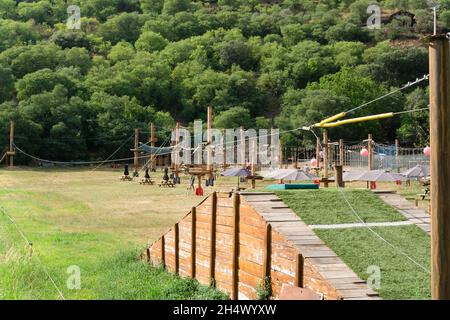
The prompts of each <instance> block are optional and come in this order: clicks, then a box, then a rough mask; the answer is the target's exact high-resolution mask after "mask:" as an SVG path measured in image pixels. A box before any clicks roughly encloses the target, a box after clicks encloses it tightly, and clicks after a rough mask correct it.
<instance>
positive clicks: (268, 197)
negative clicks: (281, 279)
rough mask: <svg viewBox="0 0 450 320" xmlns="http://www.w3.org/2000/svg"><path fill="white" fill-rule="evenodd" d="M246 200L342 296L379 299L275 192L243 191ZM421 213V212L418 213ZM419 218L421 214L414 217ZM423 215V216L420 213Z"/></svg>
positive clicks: (354, 298) (355, 298)
mask: <svg viewBox="0 0 450 320" xmlns="http://www.w3.org/2000/svg"><path fill="white" fill-rule="evenodd" d="M241 195H242V196H243V198H244V199H245V201H246V202H247V203H248V204H249V205H250V206H252V207H253V208H254V209H255V210H256V211H257V212H258V213H259V214H260V215H261V217H262V218H263V219H264V220H265V221H266V222H267V223H270V224H271V225H272V228H273V229H274V230H276V231H277V232H279V233H280V234H281V235H282V236H284V237H285V238H286V240H287V241H288V242H289V243H290V244H291V245H292V246H293V247H294V248H295V249H297V250H298V252H299V253H300V254H302V255H303V257H304V259H305V261H308V262H309V263H310V264H311V265H312V267H313V268H314V269H315V271H316V272H318V273H319V274H320V275H321V276H322V277H323V279H325V280H326V281H328V282H329V283H330V284H331V285H333V286H334V287H335V288H336V290H337V291H338V294H339V295H340V296H341V297H342V298H343V299H350V300H379V299H380V297H379V295H378V293H376V292H375V291H373V290H372V289H370V288H369V287H368V286H367V284H366V282H365V281H364V280H361V279H360V278H359V277H358V276H357V275H356V273H355V272H353V270H351V269H350V268H349V267H348V266H347V265H346V264H345V263H344V262H343V261H342V260H341V259H340V258H339V257H338V256H337V255H336V253H335V252H334V251H333V250H331V249H330V248H329V247H328V246H326V245H325V243H324V242H323V241H322V240H321V239H320V238H319V237H318V236H317V235H316V234H315V233H314V231H313V230H312V229H311V228H310V227H308V226H307V225H306V224H305V223H304V222H303V221H302V220H301V219H300V218H299V217H298V216H297V215H296V214H295V213H294V212H293V211H292V210H291V209H290V208H289V207H288V206H286V205H284V204H282V202H281V200H280V199H279V198H278V197H277V196H276V195H275V194H273V193H255V194H253V193H248V192H245V193H241ZM417 214H418V213H417ZM415 218H419V217H415ZM420 218H422V217H420Z"/></svg>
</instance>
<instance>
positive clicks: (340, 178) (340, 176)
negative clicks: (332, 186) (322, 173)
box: [334, 165, 345, 188]
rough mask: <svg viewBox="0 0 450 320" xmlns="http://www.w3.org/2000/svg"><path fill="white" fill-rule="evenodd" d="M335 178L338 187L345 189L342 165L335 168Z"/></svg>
mask: <svg viewBox="0 0 450 320" xmlns="http://www.w3.org/2000/svg"><path fill="white" fill-rule="evenodd" d="M334 176H335V180H336V187H338V188H344V187H345V185H344V179H343V167H342V166H341V165H336V166H334Z"/></svg>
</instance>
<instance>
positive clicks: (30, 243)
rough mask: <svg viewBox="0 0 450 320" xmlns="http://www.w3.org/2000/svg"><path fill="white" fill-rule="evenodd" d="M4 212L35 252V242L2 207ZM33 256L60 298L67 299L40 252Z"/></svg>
mask: <svg viewBox="0 0 450 320" xmlns="http://www.w3.org/2000/svg"><path fill="white" fill-rule="evenodd" d="M0 209H1V211H2V213H3V214H4V215H5V216H6V217H7V218H8V220H9V221H10V222H11V224H12V225H13V226H14V227H15V229H16V230H17V232H18V233H19V234H20V236H21V237H22V238H23V240H24V241H25V242H26V244H27V246H29V247H30V249H31V251H32V252H33V243H32V242H31V241H30V240H28V238H27V237H26V235H25V233H24V232H23V231H22V230H21V229H20V228H19V226H18V225H17V223H16V221H15V220H14V219H13V218H12V217H11V216H10V215H9V214H8V213H7V212H6V210H5V208H4V207H0ZM34 252H36V250H34ZM33 257H35V258H36V259H37V261H38V263H39V265H40V266H41V268H42V270H43V271H44V273H45V275H46V276H47V277H48V279H49V280H50V282H51V283H52V285H53V287H55V289H56V291H57V292H58V295H59V296H60V298H61V299H62V300H66V298H65V297H64V294H63V293H62V291H61V290H60V289H59V287H58V285H57V284H56V282H55V280H53V278H52V276H51V275H50V272H49V271H48V269H47V268H46V267H45V265H44V263H43V262H42V260H41V259H40V258H39V256H38V254H36V255H33Z"/></svg>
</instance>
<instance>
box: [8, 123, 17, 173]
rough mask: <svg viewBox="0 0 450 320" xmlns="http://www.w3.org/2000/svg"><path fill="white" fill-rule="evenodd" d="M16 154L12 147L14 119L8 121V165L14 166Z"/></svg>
mask: <svg viewBox="0 0 450 320" xmlns="http://www.w3.org/2000/svg"><path fill="white" fill-rule="evenodd" d="M15 155H16V149H15V148H14V121H11V122H10V123H9V152H8V157H9V166H10V167H14V156H15Z"/></svg>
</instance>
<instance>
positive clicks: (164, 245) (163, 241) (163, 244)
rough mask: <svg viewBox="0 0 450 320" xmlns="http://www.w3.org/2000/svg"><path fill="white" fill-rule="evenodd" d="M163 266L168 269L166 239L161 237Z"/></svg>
mask: <svg viewBox="0 0 450 320" xmlns="http://www.w3.org/2000/svg"><path fill="white" fill-rule="evenodd" d="M161 265H162V266H163V267H164V268H165V267H166V238H165V237H164V236H162V237H161Z"/></svg>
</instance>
